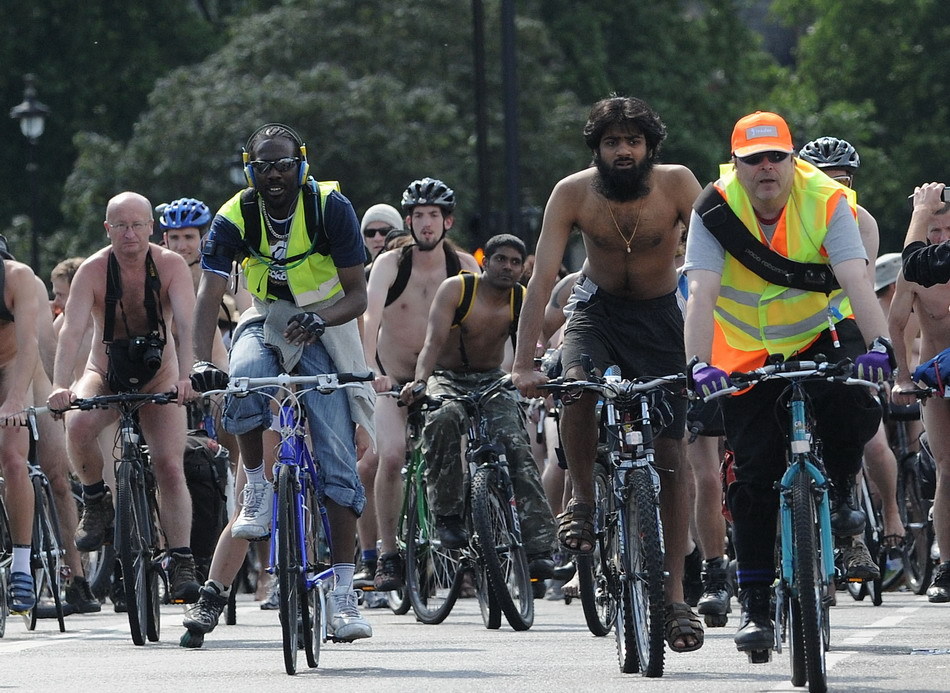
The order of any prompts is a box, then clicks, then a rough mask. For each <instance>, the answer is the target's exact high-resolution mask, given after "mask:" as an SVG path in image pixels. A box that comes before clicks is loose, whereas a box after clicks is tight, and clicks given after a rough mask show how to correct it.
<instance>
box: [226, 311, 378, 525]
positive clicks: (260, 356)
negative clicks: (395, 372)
mask: <svg viewBox="0 0 950 693" xmlns="http://www.w3.org/2000/svg"><path fill="white" fill-rule="evenodd" d="M230 371H231V373H230V374H231V376H232V377H249V378H262V377H268V376H274V375H279V374H280V373H282V372H283V368H282V366H281V365H280V359H279V358H278V354H277V351H276V349H274V348H273V347H271V346H268V345H267V344H265V343H264V323H263V322H260V323H254V324H251V325H247V326H246V327H244V328H243V329H242V330H241V333H240V335H239V336H238V339H237V341H236V342H235V343H234V344H233V345H232V346H231V360H230ZM335 372H336V366H334V364H333V360H332V359H331V358H330V355H329V354H328V353H327V350H326V348H325V347H324V346H323V344H322V343H320V342H319V341H318V342H317V343H316V344H310V345H308V346H306V347H305V348H304V350H303V355H302V356H301V358H300V363H298V364H297V368H296V369H295V373H296V374H298V375H317V374H319V373H335ZM270 391H271V392H273V390H270ZM303 403H304V408H305V409H306V410H307V419H308V420H309V422H310V443H311V448H312V450H313V456H314V461H315V462H316V463H317V469H318V472H319V473H320V476H321V478H322V480H323V490H324V494H325V495H326V497H327V498H329V499H330V500H332V501H333V502H334V503H336V504H337V505H341V506H343V507H346V508H352V509H353V511H354V512H355V513H356V514H357V515H359V514H361V513H362V512H363V505H364V504H365V502H366V495H365V493H364V492H363V485H362V484H361V483H360V480H359V477H358V476H357V475H356V444H355V443H354V441H353V435H354V428H355V426H354V424H353V418H352V417H351V416H350V404H349V399H348V398H347V394H346V390H336V391H335V392H333V393H332V394H329V395H322V394H320V393H319V392H309V393H307V394H306V395H304V397H303ZM271 419H272V415H271V410H270V400H269V399H267V398H266V397H265V396H264V395H262V394H258V393H251V394H249V395H247V396H244V397H228V398H227V399H226V400H225V405H224V416H223V418H222V420H221V421H222V425H223V426H224V430H226V431H227V432H228V433H233V434H234V435H241V434H242V433H247V432H249V431H253V430H254V429H256V428H267V427H268V426H270V424H271Z"/></svg>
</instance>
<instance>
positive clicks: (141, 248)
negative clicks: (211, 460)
mask: <svg viewBox="0 0 950 693" xmlns="http://www.w3.org/2000/svg"><path fill="white" fill-rule="evenodd" d="M152 223H153V220H152V206H151V204H150V203H149V201H148V200H147V199H146V198H145V197H143V196H142V195H139V194H138V193H133V192H123V193H120V194H118V195H116V196H115V197H113V198H112V199H111V200H109V203H108V206H107V207H106V221H105V222H103V225H104V226H105V229H106V232H107V233H108V236H109V240H110V244H109V245H108V246H106V247H105V248H103V249H102V250H99V251H98V252H96V253H95V254H93V255H92V256H91V257H89V258H87V259H86V260H85V261H84V262H83V263H82V265H80V267H79V269H78V270H77V271H76V276H75V277H74V278H73V281H72V284H71V285H70V290H69V299H68V300H67V304H66V307H67V310H66V311H65V313H64V316H65V317H64V321H63V325H62V329H61V330H60V334H59V342H58V344H57V348H56V365H55V369H54V373H53V391H52V393H51V394H50V396H49V406H50V408H51V409H53V410H56V409H65V408H66V407H68V406H69V403H70V402H71V401H72V400H74V399H76V398H77V397H92V396H95V395H100V394H104V393H110V392H130V391H135V390H141V391H142V392H167V391H169V390H173V389H177V391H178V400H177V401H178V404H179V405H182V404H184V403H185V401H187V400H189V399H191V398H193V397H194V390H193V389H192V387H191V383H190V381H189V379H188V373H189V368H190V360H191V352H192V347H191V334H192V322H191V321H192V312H193V308H194V301H195V295H194V292H193V291H192V287H191V280H190V278H189V276H188V266H187V265H186V264H185V262H184V261H183V260H182V259H181V257H180V256H178V255H176V254H175V253H172V252H171V251H168V250H165V249H164V248H162V247H160V246H158V245H154V244H152V243H149V236H150V235H151V232H152ZM113 299H115V300H114V301H113ZM90 317H91V318H92V320H93V325H94V329H95V331H96V332H95V334H96V335H97V338H96V339H94V341H93V344H92V348H91V353H90V355H89V360H88V362H87V364H86V368H85V371H84V373H83V375H82V376H81V377H80V378H79V380H77V381H76V382H75V383H73V374H74V371H75V368H76V365H77V360H78V359H77V356H78V353H79V349H80V346H81V343H82V338H83V335H84V334H85V333H86V328H87V325H88V322H89V319H90ZM99 335H101V340H102V341H97V340H98V339H100V337H99ZM117 417H118V414H117V413H116V412H115V411H112V410H94V411H76V412H72V413H70V414H69V416H67V417H66V440H67V446H68V450H69V458H70V462H71V463H72V465H73V468H74V471H75V472H76V475H77V476H78V477H79V480H80V481H81V482H82V486H83V502H84V503H85V505H84V508H83V515H82V519H81V520H80V523H79V528H78V530H77V532H76V547H77V548H78V549H79V550H81V551H95V550H97V549H98V548H99V547H100V546H101V545H102V543H103V541H105V539H106V537H107V532H108V530H110V529H111V527H112V522H113V518H114V516H115V509H114V507H113V503H112V492H111V491H110V490H109V488H108V487H107V486H106V484H105V481H103V476H102V474H103V471H102V470H103V456H102V454H101V452H100V449H99V445H98V443H97V440H96V438H97V436H98V435H99V433H100V431H102V430H103V429H105V428H106V427H107V426H109V425H111V424H112V423H113V422H115V421H116V419H117ZM139 424H140V426H141V428H142V432H143V434H144V436H145V438H146V440H148V445H149V457H150V459H151V461H152V465H153V467H154V469H155V477H156V480H157V482H158V500H159V510H160V513H161V518H162V525H163V529H164V532H165V535H166V536H167V538H168V544H169V556H170V559H171V560H170V563H169V573H170V578H171V588H170V590H171V596H172V599H174V600H180V601H185V602H193V601H195V600H197V598H198V583H197V582H196V580H195V561H194V556H192V554H191V548H190V546H189V544H190V537H191V498H190V496H189V494H188V488H187V486H186V485H185V475H184V471H183V462H182V458H183V454H184V450H185V428H186V425H185V410H184V408H183V407H181V406H178V407H168V408H166V409H164V410H160V409H159V408H158V407H157V406H146V407H143V408H142V409H141V410H140V412H139Z"/></svg>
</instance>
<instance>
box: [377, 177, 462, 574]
mask: <svg viewBox="0 0 950 693" xmlns="http://www.w3.org/2000/svg"><path fill="white" fill-rule="evenodd" d="M402 210H403V213H404V214H406V225H407V226H408V227H409V231H410V232H411V233H412V237H413V240H414V241H415V243H413V244H412V245H408V246H405V247H403V248H397V249H395V250H391V251H388V252H384V253H382V254H381V255H380V256H379V257H377V258H376V261H375V262H374V263H373V271H372V273H371V274H370V281H369V287H368V288H367V307H366V314H365V316H364V329H363V332H364V337H363V342H364V351H365V354H366V362H367V363H368V364H371V365H374V364H375V366H376V368H377V373H378V374H379V375H378V376H377V378H376V381H375V382H374V383H373V387H374V388H375V389H376V391H377V392H387V391H390V390H392V389H393V388H394V387H399V386H402V385H403V384H405V383H407V382H409V381H411V380H412V379H413V374H414V373H415V370H416V361H417V359H418V358H419V352H420V351H422V346H423V343H424V341H425V334H426V323H427V321H428V317H429V307H430V306H431V305H432V299H433V298H434V297H435V293H436V289H437V288H438V287H439V285H440V284H441V283H442V281H443V280H445V279H446V278H448V277H451V276H454V275H456V274H458V272H459V270H461V269H466V270H469V271H471V272H478V263H477V262H476V261H475V258H474V257H472V256H471V255H469V254H468V253H461V252H458V251H457V250H456V249H455V247H454V246H453V245H452V244H451V243H450V242H449V241H448V240H447V239H446V238H445V234H446V233H447V232H448V230H449V229H451V228H452V224H453V223H454V221H455V217H454V216H452V212H453V211H454V210H455V192H454V191H453V190H452V189H451V188H450V187H448V186H447V185H446V184H445V183H443V182H442V181H440V180H437V179H434V178H422V179H421V180H415V181H413V182H412V183H410V184H409V187H407V188H406V190H405V191H404V192H403V194H402ZM380 345H381V346H382V347H383V348H379V346H380ZM375 418H376V449H377V451H378V452H379V467H378V469H377V472H376V482H375V485H374V489H375V498H376V519H377V524H378V529H379V539H380V542H381V550H382V553H381V554H380V556H379V560H378V563H377V569H376V575H375V579H374V583H375V586H376V589H377V590H392V589H397V588H399V587H401V586H402V575H403V569H402V560H401V558H400V556H399V550H398V547H397V545H396V525H397V523H398V521H399V513H400V511H401V509H402V496H403V489H402V466H403V463H404V462H405V459H406V409H405V408H399V407H397V406H396V400H395V399H393V398H392V397H380V398H378V399H377V400H376V417H375ZM445 522H448V525H449V526H448V529H447V531H449V532H450V533H454V534H455V535H457V534H459V533H460V532H461V531H462V529H461V518H457V519H456V518H449V519H448V520H445V518H443V524H442V525H441V526H440V527H441V528H445V527H446V525H445Z"/></svg>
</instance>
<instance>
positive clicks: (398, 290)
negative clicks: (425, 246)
mask: <svg viewBox="0 0 950 693" xmlns="http://www.w3.org/2000/svg"><path fill="white" fill-rule="evenodd" d="M414 247H415V246H414V245H407V246H403V249H402V255H400V256H399V261H398V263H397V264H396V278H395V279H394V280H393V283H392V285H391V286H390V287H389V292H388V293H387V294H386V305H387V306H388V305H389V304H391V303H393V302H394V301H395V300H396V299H397V298H399V297H400V296H402V292H403V291H405V290H406V285H407V284H408V283H409V275H410V274H412V249H413V248H414Z"/></svg>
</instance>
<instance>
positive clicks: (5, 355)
mask: <svg viewBox="0 0 950 693" xmlns="http://www.w3.org/2000/svg"><path fill="white" fill-rule="evenodd" d="M0 239H2V240H3V245H4V248H5V247H6V239H3V237H2V236H0ZM6 255H9V254H8V253H7V254H4V256H0V277H2V292H3V300H2V302H0V474H2V476H3V478H4V480H5V482H6V493H5V495H4V498H5V503H6V507H7V513H9V519H10V533H11V535H12V537H13V563H12V565H11V568H10V587H9V589H10V595H9V596H10V603H9V608H10V611H12V612H22V611H29V610H30V609H32V608H33V607H34V605H35V596H34V585H33V572H32V570H31V569H30V543H31V541H32V536H33V510H34V508H33V505H34V503H33V487H32V484H31V482H30V478H29V475H28V474H27V469H26V457H27V455H28V454H29V448H30V442H29V434H28V433H27V429H26V427H24V426H23V424H25V423H26V416H25V415H24V414H23V410H24V408H25V407H27V406H28V405H30V404H32V390H31V381H32V379H33V373H34V370H35V369H36V366H37V364H38V362H39V345H38V341H37V327H36V315H38V313H39V311H40V310H45V306H41V305H40V302H39V300H38V297H37V291H36V275H34V274H33V270H31V269H30V268H29V267H28V266H27V265H24V264H23V263H21V262H17V261H15V260H13V259H8V258H7V257H6ZM9 257H10V258H12V256H9Z"/></svg>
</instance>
